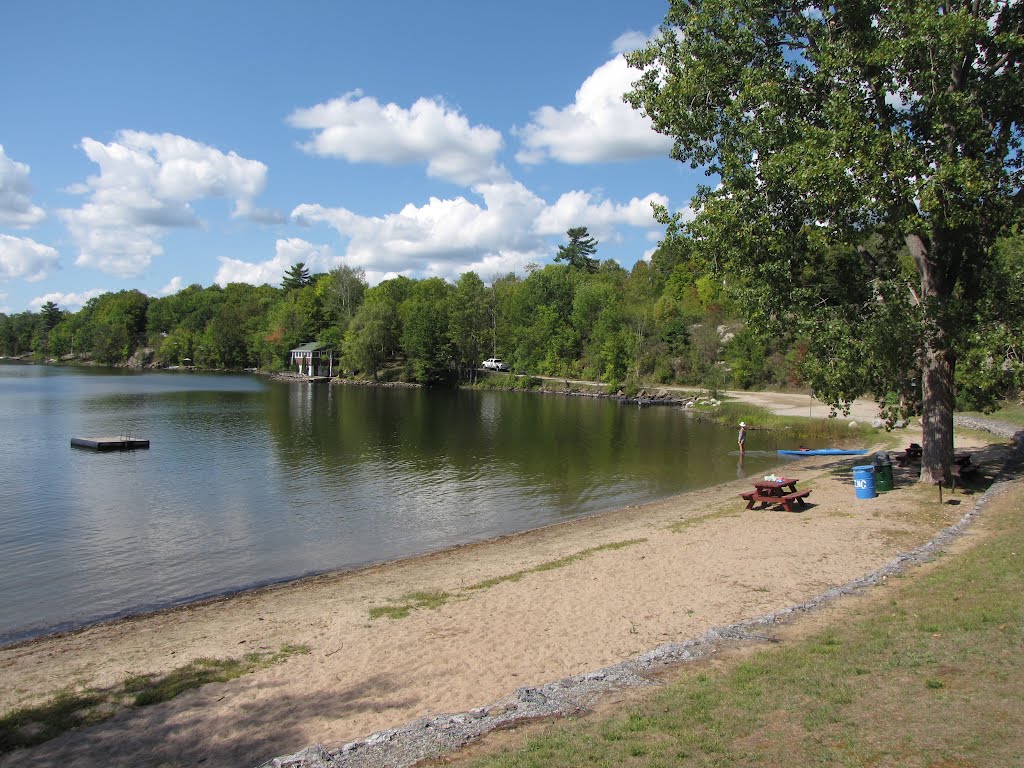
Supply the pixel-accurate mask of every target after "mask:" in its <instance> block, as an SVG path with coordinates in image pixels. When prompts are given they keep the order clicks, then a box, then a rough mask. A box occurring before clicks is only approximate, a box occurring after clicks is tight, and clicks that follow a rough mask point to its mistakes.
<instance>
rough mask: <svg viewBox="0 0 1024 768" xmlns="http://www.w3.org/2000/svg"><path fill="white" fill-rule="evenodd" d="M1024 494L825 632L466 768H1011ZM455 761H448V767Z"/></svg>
mask: <svg viewBox="0 0 1024 768" xmlns="http://www.w3.org/2000/svg"><path fill="white" fill-rule="evenodd" d="M1022 503H1024V489H1021V488H1017V489H1015V490H1014V492H1013V493H1012V495H1011V494H1007V495H1004V496H1003V497H1000V498H999V499H997V500H996V501H995V502H993V503H992V504H991V505H990V506H989V508H988V510H987V511H986V512H985V514H984V516H983V517H982V518H981V520H980V521H979V522H978V523H976V524H975V525H976V526H977V527H978V529H979V530H980V529H982V528H983V529H984V530H985V531H987V532H988V535H987V536H985V537H984V538H983V539H982V540H981V541H980V542H979V543H978V544H977V545H975V546H974V547H972V548H970V549H968V550H967V551H965V552H961V553H958V554H956V555H946V556H943V557H941V558H940V559H939V561H938V562H937V563H936V564H934V565H931V566H927V567H925V568H922V569H915V570H912V571H910V572H909V573H908V574H906V576H904V577H901V578H896V579H889V580H888V581H887V582H886V584H885V585H884V586H879V587H876V588H874V589H873V590H872V591H871V594H869V595H868V596H867V597H865V598H862V599H855V600H853V601H851V602H850V604H849V605H847V606H846V607H845V608H843V610H841V611H839V612H838V614H837V615H838V616H839V617H841V618H838V619H836V621H834V622H833V623H832V625H831V626H829V627H828V628H827V629H826V630H824V631H821V632H818V633H817V634H815V635H813V636H811V637H809V638H807V639H803V640H798V641H795V642H792V643H784V644H781V645H773V646H768V647H766V648H765V649H764V650H761V651H758V652H756V653H754V654H753V655H749V656H747V657H746V658H744V659H742V660H735V661H730V662H725V663H717V664H711V663H706V662H702V663H699V664H695V665H692V666H691V667H684V668H682V669H681V671H680V672H678V674H676V675H675V676H674V677H673V680H672V682H671V683H670V684H668V685H666V686H665V687H664V688H662V689H661V690H660V691H659V692H658V693H656V694H652V695H647V696H642V697H641V698H640V699H639V701H636V702H634V703H633V704H631V705H629V706H628V707H627V708H625V709H624V710H623V711H621V712H619V713H618V714H616V715H615V716H612V717H607V716H602V717H598V716H593V717H590V718H583V719H580V720H575V721H558V722H556V723H554V724H550V725H548V726H546V727H545V729H544V730H543V732H542V733H540V734H539V735H535V736H532V737H529V738H528V740H527V741H526V742H525V744H524V745H522V746H520V747H518V748H516V749H505V750H503V751H502V752H501V753H499V754H490V755H487V756H485V757H482V758H479V759H475V760H474V761H473V763H472V764H473V765H475V766H538V767H539V766H545V768H557V767H558V766H566V767H568V766H582V765H587V766H766V767H770V768H774V767H776V766H778V767H780V768H781V766H921V768H925V767H929V768H939V767H940V766H942V767H952V766H962V767H966V766H1021V765H1024V706H1022V704H1021V702H1024V526H1021V525H1020V522H1021V517H1020V510H1021V508H1022V506H1024V504H1022ZM460 762H461V761H460Z"/></svg>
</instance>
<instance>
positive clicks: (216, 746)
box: [0, 397, 1007, 768]
mask: <svg viewBox="0 0 1024 768" xmlns="http://www.w3.org/2000/svg"><path fill="white" fill-rule="evenodd" d="M804 402H805V403H806V397H804ZM804 407H806V406H804ZM906 434H908V435H912V434H913V433H912V432H906ZM916 439H918V440H919V435H918V438H916ZM958 446H959V447H961V448H972V447H973V448H974V449H975V450H980V451H981V453H982V455H983V456H984V460H985V462H986V465H987V466H990V467H994V466H996V463H997V461H998V458H999V456H1000V455H1001V454H1002V453H1003V452H1005V451H1006V450H1007V444H1006V442H1005V441H1000V440H999V439H997V438H992V439H991V440H989V441H987V442H986V441H984V440H981V439H975V440H973V441H972V440H970V439H966V440H961V439H959V438H958ZM856 463H863V458H860V459H858V457H849V456H847V457H835V456H832V457H806V458H805V457H801V458H800V459H798V460H797V461H795V462H790V463H786V464H785V465H780V467H781V466H784V468H785V473H786V474H787V476H792V477H797V478H799V480H800V488H801V489H810V490H811V492H812V493H811V497H810V499H809V501H810V502H811V504H810V506H809V507H808V508H807V509H806V510H805V511H803V512H800V513H787V512H784V511H780V510H777V509H771V508H770V509H766V510H759V509H754V510H747V509H746V508H745V505H744V502H743V501H742V500H741V499H740V498H739V496H738V494H739V493H740V492H741V491H746V490H748V489H750V488H751V481H752V479H751V478H744V479H739V480H736V481H735V482H733V483H728V484H725V485H721V486H717V487H715V488H712V489H707V490H703V491H695V492H691V493H686V494H683V495H680V496H677V497H673V498H670V499H667V500H663V501H658V502H655V503H651V504H646V505H642V506H636V507H630V508H626V509H622V510H619V511H616V512H612V513H608V514H604V515H600V516H597V517H593V518H587V519H584V520H578V521H574V522H571V523H566V524H562V525H558V526H552V527H549V528H545V529H542V530H538V531H532V532H528V533H523V534H517V535H513V536H508V537H504V538H501V539H498V540H495V541H490V542H484V543H480V544H472V545H467V546H462V547H458V548H455V549H452V550H448V551H444V552H440V553H436V554H431V555H427V556H422V557H416V558H412V559H409V560H404V561H401V562H397V563H390V564H385V565H379V566H374V567H371V568H367V569H364V570H360V571H357V572H350V573H342V574H333V575H325V576H318V577H314V578H310V579H306V580H303V581H299V582H294V583H291V584H287V585H282V586H278V587H274V588H268V589H263V590H259V591H255V592H250V593H245V594H241V595H237V596H234V597H230V598H224V599H219V600H215V601H212V602H208V603H205V604H201V605H193V606H187V607H183V608H179V609H175V610H170V611H165V612H160V613H155V614H152V615H147V616H143V617H138V618H134V619H128V620H123V621H119V622H115V623H111V624H107V625H100V626H95V627H92V628H89V629H86V630H83V631H80V632H77V633H72V634H67V635H63V636H57V637H51V638H44V639H40V640H37V641H33V642H29V643H25V644H22V645H19V646H16V647H12V648H7V649H0V680H2V682H3V685H2V686H0V712H3V713H6V712H9V711H10V710H12V709H15V708H17V707H20V706H26V705H33V704H38V703H41V702H42V701H44V700H45V699H47V698H48V697H50V696H52V695H53V693H55V692H56V691H58V690H60V689H62V688H67V687H71V688H79V689H81V688H87V687H90V688H103V687H107V686H112V685H116V684H118V683H120V682H121V681H123V680H124V678H125V677H126V676H128V675H132V674H142V673H154V674H159V673H162V672H167V671H169V670H171V669H173V668H175V667H179V666H181V665H182V664H184V663H186V662H188V661H190V660H192V659H195V658H199V657H216V658H223V657H237V656H241V655H242V654H244V653H246V652H249V651H275V650H277V649H279V648H281V647H282V646H285V645H304V646H308V648H309V653H308V654H306V655H296V656H292V657H290V658H289V659H288V660H287V661H285V662H284V663H281V664H278V665H275V666H273V667H271V668H269V669H266V670H263V671H260V672H257V673H254V674H250V675H245V676H243V677H241V678H238V679H236V680H234V681H231V682H228V683H214V684H210V685H207V686H204V687H202V688H200V689H197V690H193V691H190V692H188V693H185V694H183V695H181V696H179V697H178V698H176V699H174V700H172V701H170V702H166V703H163V704H159V705H155V706H149V707H137V708H129V709H125V710H123V711H120V712H119V713H118V714H116V715H115V716H114V717H113V718H111V719H110V720H107V721H106V722H104V723H101V724H100V725H97V726H93V727H91V728H84V729H81V730H76V731H72V732H68V733H65V734H64V735H62V736H60V737H58V738H56V739H54V740H52V741H49V742H47V743H44V744H42V745H40V746H38V747H35V748H33V749H31V750H28V751H24V750H19V751H16V752H13V753H9V754H7V755H5V756H4V757H3V758H0V766H15V765H18V766H21V765H26V764H28V763H29V762H30V763H31V764H33V765H54V766H57V765H59V766H65V767H71V766H95V765H105V766H165V765H166V766H170V765H186V764H203V765H215V766H236V767H237V768H246V767H249V766H256V765H259V764H260V763H261V762H263V761H265V760H268V759H270V758H272V757H274V756H276V755H282V754H287V753H291V752H295V751H296V750H298V749H300V748H302V747H304V746H306V745H308V744H312V743H315V742H320V743H323V744H325V745H327V746H328V747H337V746H340V745H341V744H343V743H346V742H348V741H352V740H354V739H358V738H361V737H365V736H366V735H368V734H370V733H372V732H374V731H377V730H380V729H384V728H390V727H395V726H398V725H401V724H403V723H405V722H408V721H409V720H411V719H413V718H416V717H419V716H422V715H428V714H440V713H445V712H461V711H466V710H469V709H471V708H473V707H478V706H485V705H487V704H490V703H492V702H494V701H496V700H498V699H500V698H501V697H502V696H504V695H506V694H508V693H510V692H512V691H514V690H515V689H517V688H519V687H521V686H524V685H539V684H543V683H546V682H549V681H553V680H557V679H560V678H562V677H565V676H568V675H573V674H579V673H583V672H587V671H589V670H594V669H599V668H601V667H605V666H607V665H610V664H613V663H616V662H618V661H621V660H623V659H627V658H630V657H632V656H635V655H637V654H640V653H643V652H645V651H648V650H650V649H653V648H655V647H657V646H659V645H661V644H664V643H666V642H670V641H681V640H684V639H687V638H691V637H696V636H698V635H700V634H702V633H703V632H705V631H706V630H707V629H708V628H710V627H715V626H721V625H724V624H729V623H731V622H735V621H739V620H742V619H744V618H750V617H754V616H758V615H761V614H764V613H766V612H769V611H771V610H775V609H778V608H780V607H784V606H787V605H792V604H795V603H799V602H802V601H805V600H807V599H810V598H812V597H814V596H815V595H818V594H820V593H821V592H823V591H824V590H826V589H827V588H829V587H831V586H834V585H839V584H843V583H845V582H847V581H849V580H851V579H853V578H856V577H858V576H860V575H862V574H864V573H867V572H869V571H871V570H873V569H876V568H878V567H880V566H882V565H883V564H885V563H886V562H888V561H889V560H891V559H892V558H893V556H895V555H896V554H897V553H900V552H903V551H906V550H909V549H912V548H913V547H915V546H917V545H919V544H921V543H922V542H924V541H927V540H928V539H929V538H930V537H931V536H932V535H933V534H934V533H935V532H936V531H938V530H940V529H942V528H944V527H945V526H947V525H949V524H951V523H952V522H955V521H956V520H958V519H959V518H960V516H961V515H962V514H963V511H964V507H963V506H962V505H963V504H971V503H973V501H972V498H971V495H970V494H969V493H964V492H959V493H958V494H956V495H955V499H954V500H955V501H956V502H957V503H954V504H948V503H947V504H942V505H940V504H938V503H937V496H936V492H935V489H933V488H924V487H920V486H918V485H916V484H915V483H914V482H913V480H914V475H913V474H912V470H909V469H908V470H897V472H896V477H897V488H896V490H894V491H892V492H890V493H886V494H881V495H879V496H878V497H877V498H874V499H857V498H855V494H854V490H853V488H852V483H851V473H850V467H852V466H853V465H854V464H856ZM609 545H610V546H609ZM601 547H605V548H603V549H598V548H601ZM581 553H583V554H582V556H580V557H579V558H577V559H575V560H573V561H572V562H569V563H566V564H563V565H561V567H554V568H551V569H549V570H538V571H534V572H530V573H525V574H522V575H521V578H519V579H518V580H508V579H507V577H509V576H510V575H513V574H520V573H522V572H524V571H528V570H530V569H534V568H536V567H537V566H540V565H543V564H545V563H553V562H554V561H558V560H560V559H562V558H568V557H571V556H573V555H580V554H581ZM503 577H506V578H504V580H503ZM485 580H495V581H497V583H495V584H494V585H493V586H490V587H488V588H483V589H468V587H469V586H471V585H476V584H479V583H481V582H484V581H485ZM414 591H437V592H443V593H447V594H448V595H449V598H448V600H447V602H445V603H444V604H443V605H441V606H440V607H438V608H420V609H416V610H412V611H411V612H410V613H409V615H408V616H406V617H404V618H398V619H393V618H387V617H379V618H371V609H373V608H375V607H383V606H389V605H391V606H394V605H397V604H402V603H403V596H405V595H408V594H409V593H411V592H414ZM405 602H408V601H405ZM26 761H28V762H26Z"/></svg>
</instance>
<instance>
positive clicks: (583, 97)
mask: <svg viewBox="0 0 1024 768" xmlns="http://www.w3.org/2000/svg"><path fill="white" fill-rule="evenodd" d="M620 40H622V38H620ZM627 42H634V40H633V39H632V38H629V39H628V40H625V41H623V42H622V43H621V44H626V43H627ZM617 44H620V43H618V42H617ZM638 77H639V72H638V71H637V70H635V69H631V68H630V67H629V65H628V64H626V59H625V58H624V57H622V56H616V57H615V58H613V59H611V60H610V61H608V62H606V63H605V64H603V65H601V66H600V67H598V68H597V69H596V70H595V71H594V73H593V74H592V75H590V77H588V78H587V79H586V80H585V81H584V82H583V85H581V86H580V89H579V90H578V91H576V100H575V101H574V102H573V103H572V104H570V105H568V106H566V107H564V108H562V109H557V108H556V107H551V106H544V107H541V108H540V109H538V110H537V111H536V112H534V114H533V120H532V121H531V122H530V123H529V124H528V125H527V126H525V127H524V128H520V129H518V130H517V131H516V133H517V134H518V136H519V137H520V140H521V142H522V149H521V150H520V151H519V152H518V153H517V154H516V159H517V160H518V161H519V162H521V163H526V164H536V163H540V162H543V161H544V160H546V159H548V158H551V159H554V160H558V161H560V162H563V163H575V164H578V163H597V162H612V161H617V160H633V159H637V158H641V157H653V156H666V155H667V154H668V152H669V150H670V149H671V147H672V140H671V139H670V138H669V137H667V136H663V135H661V134H659V133H656V132H655V131H654V129H653V128H652V127H651V121H650V119H649V118H647V117H644V116H643V115H641V114H640V113H639V112H638V111H636V110H634V109H633V108H632V107H630V106H629V105H628V104H627V103H626V102H624V101H623V100H622V96H623V94H625V93H626V92H627V91H629V90H631V89H632V83H633V81H634V80H637V79H638Z"/></svg>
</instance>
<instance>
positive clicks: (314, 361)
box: [289, 341, 334, 376]
mask: <svg viewBox="0 0 1024 768" xmlns="http://www.w3.org/2000/svg"><path fill="white" fill-rule="evenodd" d="M289 354H290V356H291V360H290V362H289V366H295V367H296V370H297V371H298V372H299V373H301V374H305V375H306V376H333V375H334V350H333V349H328V348H327V347H325V346H324V345H323V344H318V343H317V342H315V341H312V342H310V343H309V344H303V345H301V346H298V347H296V348H295V349H292V350H289Z"/></svg>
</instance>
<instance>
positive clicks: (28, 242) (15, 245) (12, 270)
mask: <svg viewBox="0 0 1024 768" xmlns="http://www.w3.org/2000/svg"><path fill="white" fill-rule="evenodd" d="M59 260H60V254H58V253H57V251H56V249H54V248H51V247H50V246H48V245H43V244H42V243H37V242H36V241H35V240H32V239H30V238H27V237H13V236H12V235H4V234H0V280H10V279H11V278H21V279H23V280H27V281H29V282H30V283H33V282H36V281H39V280H42V279H43V278H45V277H46V276H47V275H48V274H49V273H50V272H51V271H52V270H54V269H56V267H57V263H58V261H59Z"/></svg>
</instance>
